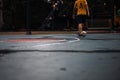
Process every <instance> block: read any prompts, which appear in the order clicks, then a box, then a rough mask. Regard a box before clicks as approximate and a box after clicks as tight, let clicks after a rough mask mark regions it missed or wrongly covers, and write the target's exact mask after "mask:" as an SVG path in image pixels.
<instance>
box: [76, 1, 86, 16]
mask: <svg viewBox="0 0 120 80" xmlns="http://www.w3.org/2000/svg"><path fill="white" fill-rule="evenodd" d="M86 5H87V1H86V0H77V1H75V4H74V8H76V9H77V15H86V14H87V9H86V8H87V7H86Z"/></svg>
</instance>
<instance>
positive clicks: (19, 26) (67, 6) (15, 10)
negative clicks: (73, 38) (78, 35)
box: [1, 0, 118, 31]
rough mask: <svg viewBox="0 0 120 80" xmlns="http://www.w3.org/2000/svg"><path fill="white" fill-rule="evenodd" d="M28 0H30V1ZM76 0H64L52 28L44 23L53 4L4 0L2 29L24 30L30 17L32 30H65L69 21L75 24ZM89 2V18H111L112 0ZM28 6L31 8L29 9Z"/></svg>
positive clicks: (38, 1) (41, 1)
mask: <svg viewBox="0 0 120 80" xmlns="http://www.w3.org/2000/svg"><path fill="white" fill-rule="evenodd" d="M27 1H29V3H28V2H27ZM74 1H75V0H63V2H64V4H63V7H62V9H61V10H60V11H58V12H55V14H54V17H55V19H54V27H52V28H51V27H48V26H47V27H46V28H45V26H42V24H43V22H44V21H45V18H46V17H47V16H48V15H49V13H50V12H51V10H52V7H51V4H49V3H47V2H46V1H44V0H3V21H4V25H3V27H2V29H1V30H2V31H24V30H26V23H27V22H26V21H27V20H28V17H29V28H30V29H31V30H34V31H38V30H64V28H66V26H67V27H68V25H67V21H69V23H71V24H69V26H74V25H75V24H74V23H72V9H73V4H74ZM115 3H116V1H115ZM28 4H29V5H28ZM88 4H89V8H90V14H91V16H90V17H89V18H88V19H91V18H96V19H101V18H106V19H110V18H111V17H112V15H111V13H112V10H113V9H112V8H113V3H112V0H88ZM117 5H118V4H117ZM28 7H29V10H27V9H28ZM64 15H65V16H64ZM52 26H53V25H52Z"/></svg>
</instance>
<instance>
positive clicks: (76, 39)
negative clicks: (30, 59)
mask: <svg viewBox="0 0 120 80" xmlns="http://www.w3.org/2000/svg"><path fill="white" fill-rule="evenodd" d="M64 41H66V42H62V43H61V42H57V43H48V44H40V45H35V46H32V47H40V46H51V45H58V44H64V43H72V42H77V41H80V39H79V38H75V40H71V41H67V40H64Z"/></svg>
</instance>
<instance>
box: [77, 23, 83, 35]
mask: <svg viewBox="0 0 120 80" xmlns="http://www.w3.org/2000/svg"><path fill="white" fill-rule="evenodd" d="M82 29H83V24H82V23H79V24H78V32H79V34H80V33H81V32H82Z"/></svg>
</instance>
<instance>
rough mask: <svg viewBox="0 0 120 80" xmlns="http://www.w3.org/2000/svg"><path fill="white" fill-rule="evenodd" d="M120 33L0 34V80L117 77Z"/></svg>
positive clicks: (109, 79) (99, 79) (114, 79)
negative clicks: (79, 35)
mask: <svg viewBox="0 0 120 80" xmlns="http://www.w3.org/2000/svg"><path fill="white" fill-rule="evenodd" d="M119 75H120V33H106V34H88V35H87V36H86V37H84V38H79V37H78V36H77V35H76V34H46V35H45V34H42V35H0V80H120V77H119Z"/></svg>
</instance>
